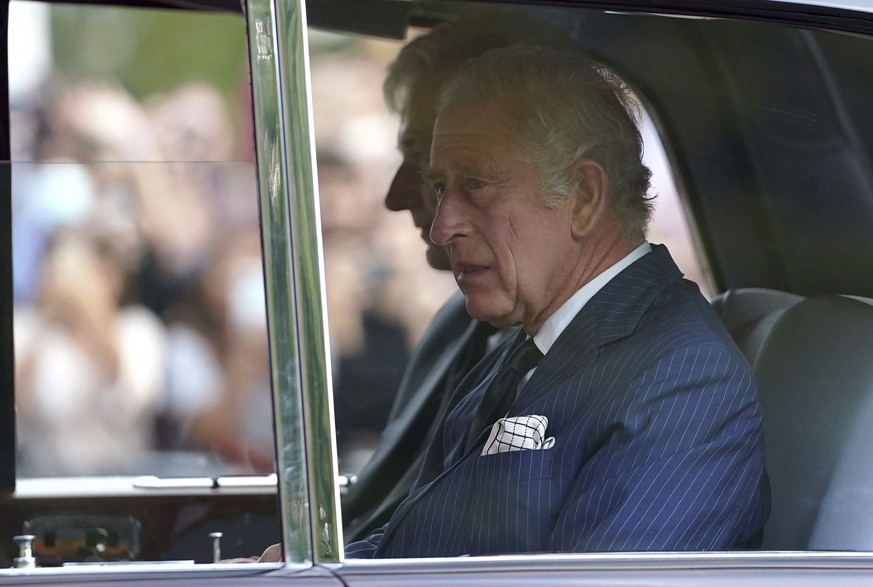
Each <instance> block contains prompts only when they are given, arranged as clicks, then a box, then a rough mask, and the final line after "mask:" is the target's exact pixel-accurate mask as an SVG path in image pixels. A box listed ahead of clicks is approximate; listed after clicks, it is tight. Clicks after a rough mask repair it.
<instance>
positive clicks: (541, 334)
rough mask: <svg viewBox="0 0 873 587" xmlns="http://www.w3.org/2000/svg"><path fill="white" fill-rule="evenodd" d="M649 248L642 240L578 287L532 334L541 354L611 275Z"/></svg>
mask: <svg viewBox="0 0 873 587" xmlns="http://www.w3.org/2000/svg"><path fill="white" fill-rule="evenodd" d="M651 250H652V247H651V245H650V244H649V243H648V242H644V243H643V244H641V245H640V246H638V247H637V248H635V249H634V250H633V251H631V252H630V253H628V254H627V255H626V256H625V257H624V258H623V259H621V260H620V261H618V262H617V263H615V264H614V265H612V266H611V267H609V268H608V269H606V271H604V272H603V273H601V274H600V275H598V276H597V277H595V278H594V279H592V280H591V281H589V282H588V283H586V284H585V285H583V286H582V287H581V288H579V291H577V292H576V293H575V294H573V295H572V296H571V297H570V299H568V300H567V301H566V302H564V303H563V304H562V305H561V307H560V308H558V309H557V310H556V311H555V313H554V314H552V315H551V316H549V317H548V318H547V319H546V321H545V322H544V323H543V325H542V326H541V327H540V329H539V330H538V331H537V333H536V334H535V335H534V337H533V338H534V344H536V345H537V348H538V349H540V351H542V353H543V354H546V353H548V352H549V349H550V348H552V345H553V344H555V341H556V340H558V337H559V336H560V335H561V333H562V332H563V331H564V329H565V328H567V326H568V325H569V324H570V322H571V321H572V320H573V318H575V317H576V314H578V313H579V311H580V310H581V309H582V308H583V307H584V306H585V304H587V303H588V300H590V299H591V298H593V297H594V294H596V293H597V292H599V291H600V290H601V289H603V286H605V285H606V284H607V283H609V282H610V281H611V280H612V278H613V277H615V276H616V275H618V274H619V273H621V272H622V271H624V270H625V269H627V268H628V267H629V266H630V265H631V264H632V263H633V262H634V261H636V260H637V259H639V258H640V257H642V256H643V255H645V254H646V253H648V252H650V251H651Z"/></svg>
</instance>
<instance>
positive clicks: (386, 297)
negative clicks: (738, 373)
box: [310, 29, 712, 473]
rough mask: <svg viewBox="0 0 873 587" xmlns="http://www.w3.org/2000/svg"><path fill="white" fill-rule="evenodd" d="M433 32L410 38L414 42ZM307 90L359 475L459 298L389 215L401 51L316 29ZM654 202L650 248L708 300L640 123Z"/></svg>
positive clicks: (347, 460) (344, 426)
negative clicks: (426, 336) (427, 340)
mask: <svg viewBox="0 0 873 587" xmlns="http://www.w3.org/2000/svg"><path fill="white" fill-rule="evenodd" d="M426 30H427V29H411V32H410V36H409V38H410V39H412V38H415V37H416V36H418V35H421V34H424V33H426ZM310 44H311V46H312V50H311V55H312V83H313V101H314V105H313V106H314V116H315V132H316V148H317V151H318V174H319V176H318V177H319V197H320V200H321V217H322V228H323V238H324V241H323V242H324V262H325V273H326V292H327V305H328V315H329V322H330V341H331V359H332V365H331V366H332V370H333V391H334V410H335V414H336V425H337V444H338V451H339V466H340V471H341V472H343V473H358V472H360V470H361V469H362V468H363V467H364V465H365V463H366V461H367V459H368V458H369V456H370V455H371V454H372V451H373V450H374V449H375V448H376V447H377V446H378V443H379V441H380V438H381V437H382V431H383V429H384V427H385V424H386V422H387V421H388V418H389V414H390V413H391V407H392V404H393V402H394V400H395V398H396V395H397V390H398V387H399V385H400V382H401V378H402V376H403V372H404V369H405V367H406V365H407V363H408V361H409V358H410V355H411V353H412V352H413V350H414V348H415V345H416V343H417V342H418V341H419V339H420V337H421V335H422V333H423V332H424V330H425V328H427V326H428V324H429V323H430V321H431V320H432V318H433V316H434V314H435V313H436V312H437V311H438V310H439V309H440V307H441V306H442V305H443V304H444V303H445V302H446V300H447V299H448V298H449V296H451V295H452V294H454V293H456V292H457V286H456V285H455V283H454V280H453V279H452V276H451V273H450V272H448V271H437V270H435V269H433V268H432V267H430V266H428V263H427V262H426V259H425V251H426V245H425V244H424V243H423V242H422V236H421V231H420V229H419V228H416V226H415V225H414V219H413V218H412V217H411V216H410V213H409V212H408V211H406V210H402V211H401V212H392V211H391V210H388V209H386V205H385V198H386V193H387V192H388V190H389V189H390V187H391V183H392V180H393V179H394V173H395V172H396V171H397V168H398V166H399V165H400V163H401V159H402V157H401V155H400V153H399V152H398V124H399V116H398V115H396V114H391V113H390V112H389V111H388V108H387V107H386V104H385V99H384V96H383V92H382V83H383V81H384V79H385V75H386V69H387V67H388V65H389V64H390V63H391V62H392V61H393V60H394V59H395V58H396V56H397V53H398V51H399V50H400V49H401V47H402V46H403V43H400V42H393V41H388V40H376V39H368V38H366V37H362V36H360V35H343V34H340V33H336V32H328V31H324V30H318V29H315V30H313V31H312V32H311V37H310ZM641 127H642V131H643V140H644V142H645V147H644V157H645V163H646V165H648V166H649V168H650V169H651V170H652V188H651V190H650V194H651V195H654V196H655V197H656V199H655V212H654V215H653V218H652V223H651V225H650V227H649V239H650V240H651V241H652V242H657V243H664V244H666V245H667V247H668V248H669V249H670V251H671V253H672V254H673V256H674V258H675V259H677V263H678V264H679V266H680V268H681V269H682V270H683V272H684V273H685V274H686V276H687V277H688V278H689V279H692V280H694V281H695V282H697V283H698V284H699V285H700V286H701V289H702V290H703V291H704V293H705V294H707V295H709V294H711V292H712V289H711V288H710V285H709V282H708V279H707V278H706V276H705V274H704V272H703V270H702V268H701V263H700V261H699V257H698V252H697V250H696V249H695V247H694V243H693V242H692V240H691V236H690V232H689V229H688V224H687V222H688V221H687V219H686V217H685V211H684V210H683V207H682V203H681V202H680V200H679V195H678V190H677V188H676V185H675V182H674V180H673V175H672V170H671V168H670V162H669V161H668V160H667V157H666V154H665V151H664V147H663V145H662V143H661V139H660V137H659V136H658V133H657V130H656V128H655V125H654V124H653V123H652V120H651V117H650V115H649V113H648V112H646V111H645V110H643V111H642V125H641Z"/></svg>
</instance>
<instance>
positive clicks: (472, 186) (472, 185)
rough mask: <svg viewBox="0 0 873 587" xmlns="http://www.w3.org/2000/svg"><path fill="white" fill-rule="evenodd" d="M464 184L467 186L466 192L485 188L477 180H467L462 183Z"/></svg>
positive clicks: (482, 183) (483, 184)
mask: <svg viewBox="0 0 873 587" xmlns="http://www.w3.org/2000/svg"><path fill="white" fill-rule="evenodd" d="M464 184H465V185H466V186H467V189H468V190H481V189H482V188H484V187H485V182H484V181H479V180H478V179H467V180H465V181H464Z"/></svg>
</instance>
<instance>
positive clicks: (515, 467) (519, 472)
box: [474, 449, 555, 485]
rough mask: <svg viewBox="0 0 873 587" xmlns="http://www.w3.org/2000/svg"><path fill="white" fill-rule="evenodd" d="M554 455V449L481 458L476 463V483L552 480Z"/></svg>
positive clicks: (491, 483) (514, 452) (505, 453)
mask: <svg viewBox="0 0 873 587" xmlns="http://www.w3.org/2000/svg"><path fill="white" fill-rule="evenodd" d="M554 453H555V451H554V449H546V450H515V451H510V452H501V453H497V454H493V455H486V456H480V457H478V460H477V461H476V474H475V478H476V483H477V484H478V485H496V484H499V483H518V482H519V481H536V480H540V479H550V478H551V477H552V458H553V455H554ZM474 458H475V457H474Z"/></svg>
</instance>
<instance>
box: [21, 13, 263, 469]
mask: <svg viewBox="0 0 873 587" xmlns="http://www.w3.org/2000/svg"><path fill="white" fill-rule="evenodd" d="M10 31H12V32H13V34H12V35H10V38H9V43H10V51H9V54H10V55H11V56H12V59H11V63H10V94H11V96H10V98H11V118H12V128H11V134H12V153H13V169H12V183H13V276H14V290H15V291H14V294H15V345H16V396H17V404H18V416H17V417H18V448H19V459H18V469H19V476H20V477H39V476H69V475H98V474H99V475H107V474H150V475H159V476H179V475H184V476H191V475H216V474H232V473H269V472H271V471H273V468H274V465H273V459H274V457H273V455H274V446H273V437H272V418H271V409H270V402H271V399H270V389H269V377H268V373H269V371H268V356H267V338H266V319H265V309H264V308H265V303H264V290H263V270H262V265H261V249H260V241H259V232H258V211H257V193H256V184H255V170H254V153H253V147H252V122H251V108H250V105H249V104H250V96H249V90H248V82H247V72H246V69H245V63H246V45H245V24H244V21H243V19H242V18H241V17H239V16H236V15H224V14H218V13H213V14H204V13H199V14H194V13H187V12H185V11H155V10H139V9H136V10H134V9H126V8H113V7H106V6H89V5H62V4H43V3H31V2H13V3H12V9H11V13H10ZM19 35H20V36H19ZM216 39H221V42H220V43H217V42H215V41H216ZM25 40H26V41H27V46H28V47H29V50H28V51H22V50H21V46H23V45H22V43H24V42H25Z"/></svg>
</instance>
